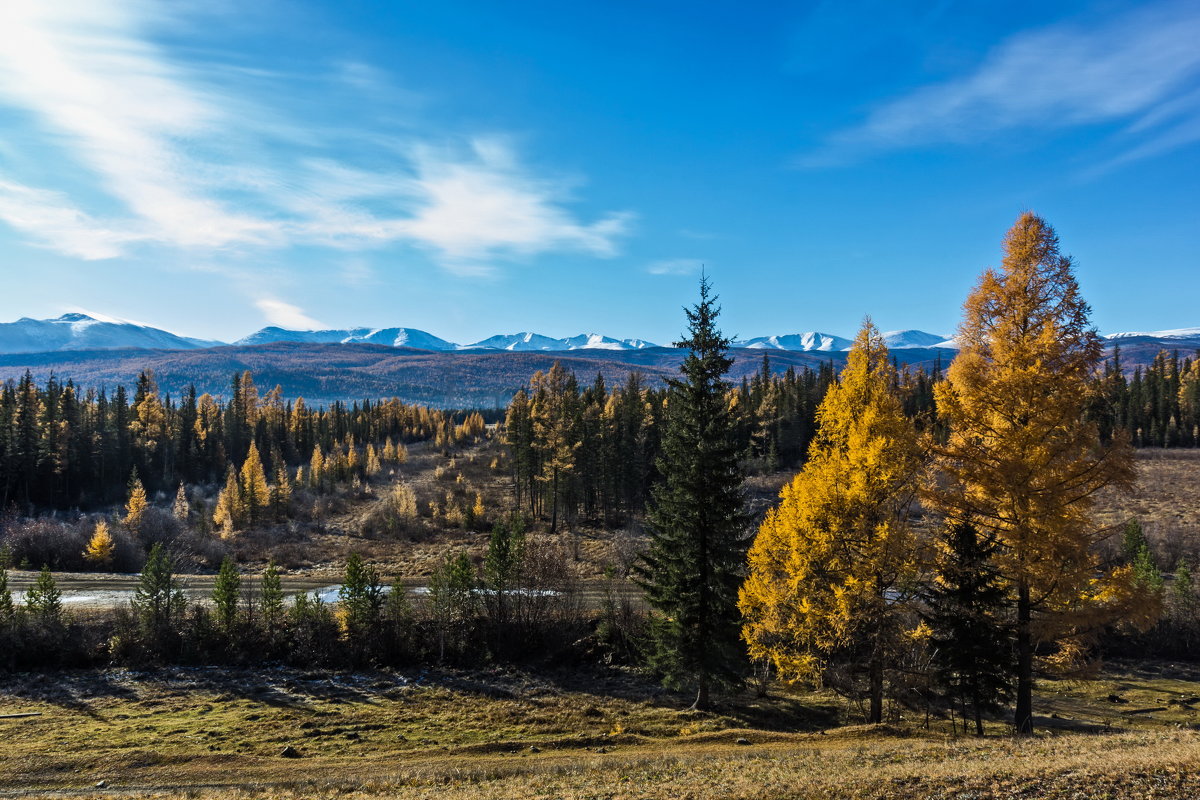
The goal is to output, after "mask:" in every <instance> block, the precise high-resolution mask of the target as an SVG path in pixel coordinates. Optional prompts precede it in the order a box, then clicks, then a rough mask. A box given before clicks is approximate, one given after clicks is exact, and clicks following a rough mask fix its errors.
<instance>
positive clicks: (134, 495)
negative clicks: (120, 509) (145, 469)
mask: <svg viewBox="0 0 1200 800" xmlns="http://www.w3.org/2000/svg"><path fill="white" fill-rule="evenodd" d="M149 507H150V503H149V501H147V500H146V488H145V487H144V486H142V479H141V478H139V477H138V473H137V469H136V468H135V469H134V470H133V474H132V475H130V476H129V495H128V496H127V498H126V499H125V518H124V519H123V520H122V522H123V523H124V525H125V527H126V528H128V529H129V530H130V531H133V532H134V533H137V531H138V528H139V527H140V526H141V524H142V517H144V516H145V515H146V509H147V508H149Z"/></svg>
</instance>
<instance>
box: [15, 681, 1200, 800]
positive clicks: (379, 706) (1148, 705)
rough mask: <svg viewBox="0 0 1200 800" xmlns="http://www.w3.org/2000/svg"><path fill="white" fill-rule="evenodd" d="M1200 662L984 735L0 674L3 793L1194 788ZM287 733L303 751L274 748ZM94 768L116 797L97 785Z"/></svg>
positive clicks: (1078, 692)
mask: <svg viewBox="0 0 1200 800" xmlns="http://www.w3.org/2000/svg"><path fill="white" fill-rule="evenodd" d="M1197 678H1200V672H1196V671H1193V670H1189V669H1187V668H1185V667H1181V666H1177V665H1166V664H1157V665H1144V666H1142V667H1139V668H1136V669H1135V668H1132V667H1128V666H1124V665H1117V666H1116V667H1114V668H1113V669H1111V670H1109V671H1108V672H1106V673H1105V674H1104V675H1102V676H1101V677H1100V679H1098V680H1095V681H1074V682H1047V684H1045V685H1044V686H1043V687H1042V689H1041V695H1040V701H1041V703H1040V706H1039V710H1040V711H1042V712H1044V713H1045V714H1046V716H1045V717H1044V718H1041V719H1039V724H1041V725H1042V727H1043V729H1044V730H1045V731H1046V732H1045V733H1043V734H1042V735H1040V736H1038V737H1036V738H1034V739H1031V740H1018V739H1013V738H1011V737H1008V736H1006V735H1003V734H1002V733H1001V731H1002V730H1003V726H1001V725H1000V724H999V723H997V724H996V725H995V726H994V727H993V729H992V731H991V734H992V735H990V736H988V737H987V738H985V739H982V740H977V739H962V738H953V737H950V736H948V735H947V734H946V730H945V729H944V727H940V726H939V725H936V724H935V726H934V727H932V728H930V729H924V728H920V727H915V726H914V727H905V726H909V725H911V721H908V722H906V721H904V720H900V721H898V722H897V723H895V724H894V725H893V726H885V727H874V728H873V727H867V726H855V725H845V724H844V723H845V722H847V721H848V720H847V719H846V718H845V717H844V716H843V717H841V718H840V721H839V715H840V714H841V713H843V712H844V711H845V709H844V708H843V707H842V706H841V705H840V704H839V703H838V702H837V701H836V700H835V699H833V698H831V697H829V696H827V695H821V694H806V695H792V694H788V693H786V692H780V693H777V694H776V695H775V696H773V697H772V698H771V699H768V700H751V699H748V698H739V699H735V700H733V701H730V703H729V705H728V706H726V707H725V708H723V709H721V710H720V711H719V712H717V713H698V712H693V711H689V710H687V709H685V708H683V707H682V706H681V704H680V703H679V702H678V700H677V698H674V697H672V696H670V695H664V694H659V693H657V692H655V691H654V690H652V689H650V688H649V687H646V686H644V685H641V684H639V683H637V682H635V681H631V680H624V679H621V678H619V677H614V676H608V677H605V676H599V677H596V678H595V681H596V682H595V683H594V685H591V686H588V685H586V680H585V679H582V678H578V677H570V676H566V677H564V680H563V682H560V683H555V682H553V681H548V680H546V679H538V680H534V679H531V678H530V677H528V676H525V675H522V674H516V673H441V672H437V673H434V672H430V673H420V674H415V675H407V676H404V675H400V674H396V673H372V674H368V675H334V674H328V673H317V672H313V673H303V672H296V671H288V670H258V671H228V670H214V669H177V670H169V671H163V672H160V673H153V674H150V673H134V672H128V671H115V672H110V673H103V674H97V673H78V674H77V673H70V674H62V675H53V676H40V677H25V678H18V679H14V680H12V681H10V682H9V683H8V684H7V685H6V686H5V687H4V688H3V689H2V690H0V714H6V713H19V712H30V711H32V712H41V714H42V716H40V717H30V718H24V719H11V720H0V735H3V736H4V737H5V746H4V748H3V749H2V750H0V796H2V795H5V794H9V795H17V794H22V793H25V792H28V791H30V790H41V791H52V792H54V793H58V794H68V795H79V796H85V797H86V796H93V795H95V796H105V797H113V796H117V797H120V796H156V797H157V796H161V797H172V798H174V797H205V798H208V797H239V798H251V797H279V798H301V797H348V798H383V797H394V798H433V797H437V798H439V800H440V798H575V799H578V800H582V799H583V798H601V797H604V798H608V797H612V798H664V799H667V798H669V799H670V800H681V799H682V798H702V797H732V798H785V797H787V798H793V797H822V798H835V797H870V798H884V797H895V798H917V797H946V798H950V797H954V798H960V799H965V798H1001V797H1045V798H1059V797H1061V798H1067V797H1070V798H1101V797H1108V798H1126V797H1150V796H1153V797H1160V798H1164V797H1180V798H1183V797H1196V796H1200V771H1198V765H1200V733H1198V732H1197V730H1196V729H1195V728H1193V727H1192V725H1193V724H1195V723H1196V722H1197V720H1196V713H1197V712H1196V711H1194V710H1193V709H1192V708H1191V704H1190V702H1189V701H1193V700H1196V694H1195V693H1196V692H1198V691H1200V683H1197V682H1196V679H1197ZM1110 695H1113V696H1116V697H1119V698H1120V700H1121V701H1124V702H1112V701H1110V700H1109V696H1110ZM1147 709H1161V710H1150V711H1147ZM1132 711H1138V712H1144V713H1128V712H1132ZM1087 731H1091V733H1088V732H1087ZM1104 731H1108V732H1104ZM288 745H291V746H293V747H295V748H297V749H298V750H299V752H300V754H301V755H302V758H299V759H286V758H283V757H281V755H280V754H281V751H282V749H283V748H284V747H285V746H288ZM100 780H104V781H106V783H107V784H108V786H109V788H106V789H105V790H104V792H103V793H102V795H101V794H98V793H97V792H96V791H95V790H94V789H92V788H90V787H93V786H94V784H95V783H96V782H97V781H100Z"/></svg>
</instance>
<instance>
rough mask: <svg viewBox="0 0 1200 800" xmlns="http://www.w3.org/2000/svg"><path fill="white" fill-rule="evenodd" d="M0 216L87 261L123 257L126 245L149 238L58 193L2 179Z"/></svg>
mask: <svg viewBox="0 0 1200 800" xmlns="http://www.w3.org/2000/svg"><path fill="white" fill-rule="evenodd" d="M0 219H3V220H4V221H5V222H7V223H8V224H9V225H11V226H12V227H13V228H16V229H17V230H19V231H23V232H25V233H26V234H28V235H30V236H31V237H33V239H34V240H35V241H36V242H37V243H38V244H39V245H41V246H43V247H51V248H54V249H56V250H58V251H59V252H62V253H65V254H67V255H69V256H73V257H75V258H81V259H84V260H85V261H94V260H99V259H105V258H115V257H116V256H119V255H120V254H121V252H122V250H123V249H124V247H125V245H127V244H129V243H131V242H137V241H143V240H145V239H147V238H148V237H147V236H145V235H143V234H139V233H137V232H135V231H133V230H131V229H128V227H127V226H125V225H123V224H120V223H118V224H110V223H103V222H100V221H97V220H95V219H93V218H92V217H90V216H88V215H87V214H85V213H83V212H82V211H80V210H79V209H77V208H75V207H74V206H72V205H71V203H70V201H69V200H68V199H67V198H66V197H65V196H64V195H62V194H60V193H58V192H51V191H47V190H44V189H34V188H32V187H29V186H25V185H22V184H19V183H13V182H10V181H5V180H0Z"/></svg>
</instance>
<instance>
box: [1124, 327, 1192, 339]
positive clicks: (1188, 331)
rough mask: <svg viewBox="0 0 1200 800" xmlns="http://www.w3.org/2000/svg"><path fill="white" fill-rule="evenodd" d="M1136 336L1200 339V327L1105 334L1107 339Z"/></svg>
mask: <svg viewBox="0 0 1200 800" xmlns="http://www.w3.org/2000/svg"><path fill="white" fill-rule="evenodd" d="M1135 336H1143V337H1148V338H1151V339H1183V340H1188V341H1191V340H1197V341H1200V328H1172V329H1171V330H1165V331H1127V332H1124V333H1110V334H1108V335H1107V336H1105V337H1104V338H1105V339H1131V338H1133V337H1135Z"/></svg>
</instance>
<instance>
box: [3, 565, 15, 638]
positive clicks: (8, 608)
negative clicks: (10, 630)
mask: <svg viewBox="0 0 1200 800" xmlns="http://www.w3.org/2000/svg"><path fill="white" fill-rule="evenodd" d="M16 616H17V611H16V607H15V606H14V605H13V599H12V590H11V589H9V588H8V562H7V560H0V626H4V625H11V624H12V622H13V621H14V620H15V619H16Z"/></svg>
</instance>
